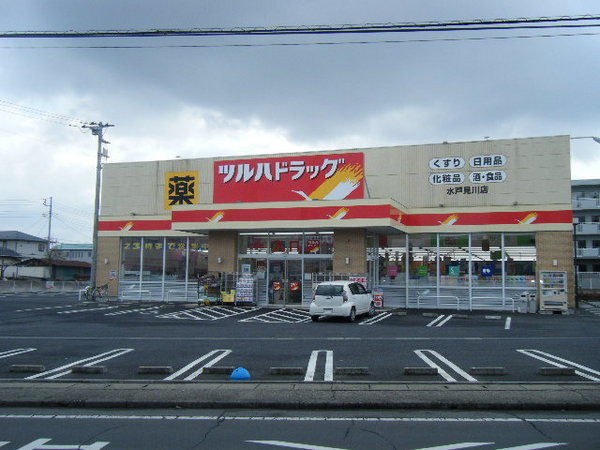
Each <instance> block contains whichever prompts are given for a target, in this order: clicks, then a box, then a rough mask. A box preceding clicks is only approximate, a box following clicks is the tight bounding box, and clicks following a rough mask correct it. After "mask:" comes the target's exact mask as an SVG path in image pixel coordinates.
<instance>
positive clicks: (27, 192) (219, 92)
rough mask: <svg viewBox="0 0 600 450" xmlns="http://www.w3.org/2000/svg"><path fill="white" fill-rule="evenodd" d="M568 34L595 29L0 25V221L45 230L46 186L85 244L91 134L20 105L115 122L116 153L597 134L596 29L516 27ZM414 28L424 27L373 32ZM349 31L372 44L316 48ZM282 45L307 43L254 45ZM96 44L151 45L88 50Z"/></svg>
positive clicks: (272, 18)
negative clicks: (253, 30) (179, 31)
mask: <svg viewBox="0 0 600 450" xmlns="http://www.w3.org/2000/svg"><path fill="white" fill-rule="evenodd" d="M598 14H600V4H598V1H597V0H580V1H577V0H570V1H569V2H565V1H564V0H561V1H559V0H557V1H554V0H518V1H516V0H515V1H512V0H510V1H494V2H489V1H485V2H484V1H479V0H462V1H461V0H456V1H452V2H448V1H445V0H414V1H393V0H369V1H368V2H365V1H358V0H332V1H326V0H319V1H314V0H303V1H301V2H300V1H296V0H253V1H249V0H219V1H200V0H182V1H171V2H166V1H157V0H135V1H127V0H103V1H101V2H99V1H89V0H54V1H46V0H37V1H33V0H20V1H18V2H15V1H8V0H0V33H1V32H7V31H42V30H43V31H46V30H52V31H64V30H77V31H86V30H107V29H111V30H114V29H127V30H132V29H134V30H140V29H148V28H215V27H218V28H232V27H259V26H279V25H281V26H284V25H288V26H293V25H318V24H327V25H334V24H350V23H353V24H363V23H390V22H391V23H401V22H429V21H448V20H466V19H497V18H519V17H532V18H533V17H542V16H546V17H556V16H580V15H598ZM565 33H570V34H576V33H600V28H598V27H597V28H583V29H573V30H565V29H563V30H532V31H525V30H517V31H514V32H506V31H498V32H496V31H487V32H461V33H454V32H453V33H451V34H450V33H445V34H442V33H437V34H430V33H428V34H420V35H418V36H415V35H406V34H377V35H343V36H342V35H332V36H328V35H319V36H314V35H310V36H308V35H304V36H262V37H261V36H254V37H202V38H200V37H198V38H185V39H184V38H173V37H168V38H154V39H149V38H119V39H109V38H102V39H0V158H1V159H0V160H1V162H2V171H1V174H2V175H1V178H0V229H2V230H19V231H23V232H26V233H30V234H33V235H37V236H40V237H45V236H46V235H47V233H48V230H47V228H48V221H47V217H45V216H44V215H43V214H44V213H47V212H48V208H46V207H44V206H43V199H44V198H48V197H53V201H54V214H53V223H52V229H53V231H52V237H53V239H56V240H57V241H59V242H62V243H75V242H91V231H92V220H91V218H92V214H93V199H94V181H95V150H96V140H95V137H93V136H92V135H91V133H90V131H89V130H81V129H80V128H78V127H75V126H68V125H67V124H66V123H65V122H64V121H62V120H58V123H56V122H55V121H51V120H49V119H51V118H50V117H48V116H47V115H39V114H35V111H32V110H29V109H23V108H19V107H15V106H14V105H20V106H21V107H25V108H32V109H35V110H41V111H45V112H51V113H56V114H60V115H67V116H70V117H73V118H75V119H80V120H87V121H103V122H109V123H111V124H114V125H115V127H114V128H110V129H107V131H106V139H107V140H109V141H110V142H111V144H110V145H108V146H107V147H108V149H109V154H110V159H109V162H122V161H138V160H155V159H171V158H175V157H176V156H180V157H182V158H197V157H210V156H227V155H243V154H258V153H261V154H262V153H274V152H288V151H304V150H328V149H345V148H356V147H372V146H387V145H405V144H422V143H435V142H442V141H470V140H480V139H484V138H486V137H489V138H491V139H500V138H517V137H530V136H550V135H558V134H570V135H571V136H590V135H595V136H598V135H600V89H599V86H598V79H599V76H600V58H599V56H600V34H593V35H579V36H568V37H567V36H553V37H532V38H527V39H524V38H514V37H515V36H523V35H530V36H531V35H540V34H553V35H556V34H565ZM506 36H512V37H513V38H511V39H485V40H466V39H465V40H454V41H444V40H438V39H441V38H448V37H450V38H473V37H488V38H490V37H506ZM416 38H418V39H427V40H430V41H429V42H394V43H384V42H380V41H389V40H396V41H407V40H412V39H416ZM349 41H352V42H354V41H371V42H373V41H377V42H378V43H369V44H343V45H322V43H325V42H326V43H332V42H349ZM291 43H296V44H297V43H303V44H307V45H298V46H289V45H288V46H282V45H264V44H291ZM235 44H256V45H257V46H253V47H240V46H234V45H235ZM308 44H314V45H308ZM102 45H103V46H115V45H119V46H128V45H129V46H138V47H139V46H146V47H147V48H128V49H125V48H119V49H115V48H112V49H107V48H86V47H91V46H102ZM174 45H204V46H213V47H208V48H207V47H202V48H181V47H179V48H177V47H172V46H174ZM227 45H229V46H227ZM165 46H171V47H165ZM33 47H37V48H33ZM40 47H41V48H40ZM72 47H84V48H72ZM157 47H158V48H157ZM36 117H37V118H36ZM42 119H43V120H42ZM571 150H572V164H571V174H572V178H574V179H582V178H600V145H598V144H596V143H594V142H593V141H592V140H591V139H582V140H575V141H572V147H571Z"/></svg>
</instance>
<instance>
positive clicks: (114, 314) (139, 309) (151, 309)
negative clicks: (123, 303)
mask: <svg viewBox="0 0 600 450" xmlns="http://www.w3.org/2000/svg"><path fill="white" fill-rule="evenodd" d="M158 308H160V306H152V307H150V308H136V309H126V310H123V311H115V312H111V313H106V314H104V315H105V316H122V315H124V314H131V313H136V312H141V313H143V312H148V311H156V310H157V309H158Z"/></svg>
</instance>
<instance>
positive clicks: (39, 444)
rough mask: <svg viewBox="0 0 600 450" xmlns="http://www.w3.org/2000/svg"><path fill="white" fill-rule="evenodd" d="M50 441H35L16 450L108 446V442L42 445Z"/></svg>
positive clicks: (94, 449)
mask: <svg viewBox="0 0 600 450" xmlns="http://www.w3.org/2000/svg"><path fill="white" fill-rule="evenodd" d="M51 440H52V439H48V438H41V439H36V440H35V441H32V442H30V443H29V444H27V445H24V446H23V447H19V448H18V449H17V450H77V449H80V450H100V449H102V448H104V447H106V446H107V445H108V444H110V442H106V441H96V442H94V443H92V444H87V445H77V444H76V445H44V444H46V443H47V442H50V441H51Z"/></svg>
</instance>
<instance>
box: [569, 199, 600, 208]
mask: <svg viewBox="0 0 600 450" xmlns="http://www.w3.org/2000/svg"><path fill="white" fill-rule="evenodd" d="M571 203H572V204H573V209H574V210H581V209H600V199H598V198H576V199H573V200H572V201H571Z"/></svg>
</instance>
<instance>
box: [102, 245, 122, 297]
mask: <svg viewBox="0 0 600 450" xmlns="http://www.w3.org/2000/svg"><path fill="white" fill-rule="evenodd" d="M120 242H121V238H119V237H100V238H98V252H97V260H96V285H97V286H101V285H103V284H106V283H108V295H109V296H111V297H116V296H117V295H118V292H119V276H118V273H119V263H120V262H119V258H120V257H121V255H120Z"/></svg>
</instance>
